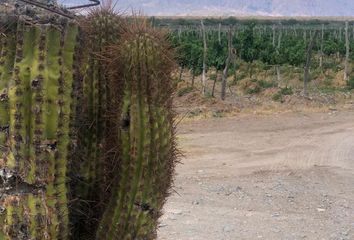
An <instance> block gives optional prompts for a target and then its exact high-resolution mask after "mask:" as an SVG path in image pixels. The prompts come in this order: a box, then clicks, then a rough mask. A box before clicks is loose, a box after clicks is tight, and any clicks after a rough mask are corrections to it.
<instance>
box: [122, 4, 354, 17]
mask: <svg viewBox="0 0 354 240" xmlns="http://www.w3.org/2000/svg"><path fill="white" fill-rule="evenodd" d="M117 8H118V9H120V10H121V11H124V12H128V13H129V12H131V11H132V10H134V11H142V12H143V13H144V14H146V15H156V16H175V15H176V16H191V15H195V16H249V15H256V16H257V15H263V16H353V14H354V1H353V0H118V2H117Z"/></svg>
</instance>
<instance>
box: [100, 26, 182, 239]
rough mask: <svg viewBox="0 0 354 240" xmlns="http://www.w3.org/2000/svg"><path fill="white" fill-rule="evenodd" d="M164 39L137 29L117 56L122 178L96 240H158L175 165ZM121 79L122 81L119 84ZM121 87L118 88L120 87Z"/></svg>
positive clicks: (127, 36) (148, 30)
mask: <svg viewBox="0 0 354 240" xmlns="http://www.w3.org/2000/svg"><path fill="white" fill-rule="evenodd" d="M164 37H165V36H164V35H163V34H160V33H157V32H156V31H154V30H153V29H151V28H149V27H148V26H147V25H146V23H144V22H136V23H133V25H132V28H131V29H130V30H128V31H127V32H126V33H125V35H124V38H125V41H124V40H122V41H124V42H122V43H120V45H119V47H118V50H117V51H114V54H115V55H116V59H118V61H120V62H121V63H120V64H119V63H117V62H114V63H113V65H111V66H113V68H115V69H116V68H117V65H118V64H119V65H120V69H119V71H117V70H116V72H115V71H114V70H112V72H114V75H113V79H115V80H112V84H113V86H112V88H111V89H116V88H117V87H121V86H122V85H123V86H125V87H124V89H125V90H124V93H123V94H122V95H123V99H122V100H121V101H118V102H117V104H118V106H117V108H121V109H122V111H119V113H120V114H119V115H117V116H116V119H115V121H116V122H119V123H120V125H119V129H118V134H117V141H118V142H117V143H115V144H116V145H118V146H121V150H120V151H121V158H120V159H119V161H120V169H119V178H118V180H117V185H116V189H117V191H115V192H114V194H113V196H112V198H111V202H110V204H109V206H108V207H107V208H106V211H105V213H104V215H103V217H102V221H101V224H100V226H99V229H98V233H97V238H96V239H155V238H156V228H157V223H158V218H159V216H160V213H161V209H162V206H163V203H164V201H165V198H166V196H167V195H168V189H169V187H170V184H171V176H172V169H173V166H174V164H175V146H174V128H173V113H172V110H171V107H172V103H171V95H172V89H173V85H172V80H171V78H170V76H171V71H172V66H173V65H172V62H171V60H170V59H171V56H169V54H168V50H167V49H168V45H167V44H166V42H165V40H164V39H165V38H164ZM119 78H121V80H118V79H119ZM117 83H118V84H121V83H123V84H122V85H120V86H117V85H116V84H117Z"/></svg>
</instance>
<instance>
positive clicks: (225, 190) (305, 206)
mask: <svg viewBox="0 0 354 240" xmlns="http://www.w3.org/2000/svg"><path fill="white" fill-rule="evenodd" d="M179 141H180V145H181V147H182V149H183V151H184V153H185V158H184V159H183V164H181V165H179V166H178V167H177V176H176V181H175V190H176V193H175V194H173V195H172V196H171V197H170V199H169V201H168V203H167V205H166V207H165V215H164V216H163V217H162V221H161V225H160V229H159V240H163V239H166V240H187V239H191V240H192V239H193V240H219V239H220V240H221V239H225V240H226V239H289V240H290V239H326V240H327V239H333V240H339V239H343V240H353V239H354V112H353V111H346V112H331V113H308V114H303V113H292V114H279V115H272V116H246V117H237V118H220V119H206V120H198V121H192V122H189V123H183V124H182V125H181V126H180V127H179Z"/></svg>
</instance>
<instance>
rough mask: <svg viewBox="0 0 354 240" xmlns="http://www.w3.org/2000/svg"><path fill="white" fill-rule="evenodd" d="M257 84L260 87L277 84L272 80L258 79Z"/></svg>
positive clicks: (270, 86) (269, 86)
mask: <svg viewBox="0 0 354 240" xmlns="http://www.w3.org/2000/svg"><path fill="white" fill-rule="evenodd" d="M258 85H259V86H260V87H262V88H272V87H276V86H277V85H278V84H277V83H276V82H274V81H272V82H267V81H265V80H259V81H258Z"/></svg>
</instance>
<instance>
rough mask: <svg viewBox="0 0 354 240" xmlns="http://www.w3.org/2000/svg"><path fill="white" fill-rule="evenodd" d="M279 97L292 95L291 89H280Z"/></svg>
mask: <svg viewBox="0 0 354 240" xmlns="http://www.w3.org/2000/svg"><path fill="white" fill-rule="evenodd" d="M280 94H281V95H292V94H294V92H293V89H292V87H285V88H281V89H280Z"/></svg>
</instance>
